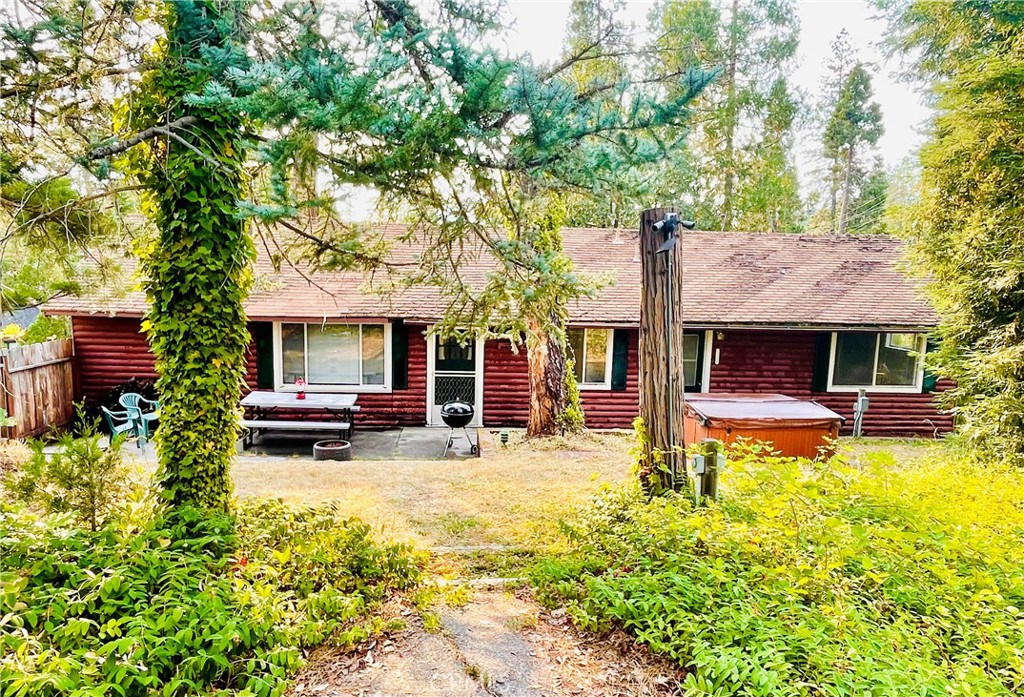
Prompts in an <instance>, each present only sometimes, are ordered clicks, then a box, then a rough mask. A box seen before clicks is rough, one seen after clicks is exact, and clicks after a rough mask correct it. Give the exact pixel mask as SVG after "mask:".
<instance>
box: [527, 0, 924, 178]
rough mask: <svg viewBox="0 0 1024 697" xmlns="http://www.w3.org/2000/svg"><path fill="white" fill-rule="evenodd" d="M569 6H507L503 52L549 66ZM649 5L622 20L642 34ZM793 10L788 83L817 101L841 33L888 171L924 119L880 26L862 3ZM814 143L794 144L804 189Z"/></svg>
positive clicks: (916, 141) (853, 0)
mask: <svg viewBox="0 0 1024 697" xmlns="http://www.w3.org/2000/svg"><path fill="white" fill-rule="evenodd" d="M569 4H570V3H569V0H564V1H563V0H509V5H510V9H511V12H512V14H513V17H514V19H515V24H514V26H513V28H512V30H511V32H510V33H509V35H508V44H509V47H510V48H511V49H512V50H513V51H515V52H517V53H519V52H524V51H526V52H529V53H530V54H532V55H533V57H534V59H536V60H538V61H552V60H555V59H556V58H557V57H558V56H559V55H560V53H561V51H562V46H563V43H564V35H565V25H566V19H567V18H568V14H569ZM653 4H654V3H653V2H646V1H644V0H627V2H626V10H625V11H626V16H627V17H628V19H629V21H632V22H634V23H635V24H636V25H637V26H638V27H641V28H644V27H646V22H647V15H648V13H649V12H650V10H651V7H652V6H653ZM797 5H798V11H799V17H800V50H799V52H798V54H797V68H796V71H795V72H794V74H793V82H794V83H795V85H796V86H798V87H799V88H801V89H802V90H803V91H804V92H805V93H806V94H807V95H808V96H809V97H810V98H811V101H815V100H816V99H817V97H818V93H819V91H820V89H819V87H820V84H821V80H822V77H823V76H824V65H825V63H826V62H827V61H828V58H829V56H830V55H831V49H830V47H831V43H832V40H833V39H834V38H835V37H836V35H837V34H838V33H839V32H840V31H841V30H842V29H844V28H845V29H846V30H847V31H848V32H849V34H850V42H851V44H852V45H853V46H854V48H855V49H857V51H858V53H859V57H860V59H861V60H863V61H865V62H869V63H873V64H874V65H875V70H874V71H873V72H874V74H873V86H874V89H875V99H876V101H878V103H879V104H880V105H881V106H882V114H883V116H884V119H885V135H884V136H883V137H882V139H881V140H880V141H879V145H878V147H879V153H880V154H881V155H882V157H883V159H884V161H885V163H886V164H887V165H889V166H892V165H896V164H898V163H900V162H901V161H902V160H903V159H904V158H905V157H906V156H907V155H908V154H910V153H911V152H913V151H914V150H916V149H917V147H918V146H920V144H921V142H922V141H923V136H922V134H921V128H922V125H923V123H924V122H925V120H926V119H927V118H928V109H927V107H925V106H924V105H923V104H922V101H921V99H920V96H919V95H918V94H917V93H916V92H915V91H914V90H913V88H912V86H911V85H907V84H903V83H900V82H898V81H897V79H896V76H895V75H894V72H895V70H896V69H897V68H898V67H899V66H898V64H897V63H896V62H895V61H886V60H885V58H884V56H883V55H882V53H881V52H880V51H879V49H878V48H877V44H878V42H879V41H881V39H882V38H883V36H884V34H885V22H884V21H882V20H881V19H874V18H873V15H874V10H872V8H871V7H870V6H869V5H868V4H867V3H866V2H863V1H862V0H801V1H800V2H798V3H797ZM819 137H820V136H818V134H813V133H812V134H808V136H807V137H804V138H801V139H800V141H801V142H802V143H803V145H802V147H801V148H800V151H799V152H798V153H797V155H798V165H799V168H800V170H801V172H800V174H801V179H802V180H803V183H804V184H805V185H806V184H807V178H808V177H810V176H812V169H813V166H812V164H811V162H810V160H811V158H812V157H813V149H812V148H813V147H817V142H816V140H817V138H819Z"/></svg>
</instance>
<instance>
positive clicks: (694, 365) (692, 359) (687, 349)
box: [683, 332, 701, 388]
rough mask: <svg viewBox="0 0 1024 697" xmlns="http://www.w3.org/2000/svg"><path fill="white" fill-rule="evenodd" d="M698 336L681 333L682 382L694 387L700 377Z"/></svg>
mask: <svg viewBox="0 0 1024 697" xmlns="http://www.w3.org/2000/svg"><path fill="white" fill-rule="evenodd" d="M700 370H701V365H700V336H699V335H697V334H687V333H685V332H684V333H683V384H684V385H685V386H686V387H688V388H689V387H696V386H697V380H698V379H699V378H700Z"/></svg>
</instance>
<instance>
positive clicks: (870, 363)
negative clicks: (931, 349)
mask: <svg viewBox="0 0 1024 697" xmlns="http://www.w3.org/2000/svg"><path fill="white" fill-rule="evenodd" d="M924 342H925V337H924V335H922V334H915V333H910V332H905V333H897V332H837V333H836V334H833V335H832V371H831V374H830V376H829V378H830V379H829V389H834V390H837V391H842V390H853V389H878V390H891V391H914V390H919V389H921V377H922V375H923V370H922V363H921V358H922V354H923V353H924Z"/></svg>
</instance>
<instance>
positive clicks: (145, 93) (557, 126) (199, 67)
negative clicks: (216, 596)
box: [0, 0, 709, 509]
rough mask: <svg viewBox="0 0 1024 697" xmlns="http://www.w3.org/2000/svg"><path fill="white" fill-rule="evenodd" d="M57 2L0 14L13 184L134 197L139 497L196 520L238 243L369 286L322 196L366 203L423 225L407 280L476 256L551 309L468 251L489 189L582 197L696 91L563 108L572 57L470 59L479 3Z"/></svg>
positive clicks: (369, 260) (226, 356)
mask: <svg viewBox="0 0 1024 697" xmlns="http://www.w3.org/2000/svg"><path fill="white" fill-rule="evenodd" d="M65 5H66V3H65V2H64V0H32V2H27V0H21V1H20V2H19V6H18V8H17V11H15V12H10V13H7V14H5V15H4V16H3V17H0V80H2V81H0V94H2V95H3V96H4V99H5V112H6V116H7V117H8V119H7V120H6V121H5V122H4V123H3V125H2V126H0V127H2V128H3V129H4V131H3V132H4V140H8V139H11V140H14V141H16V142H17V143H18V146H19V152H20V153H23V154H26V161H31V164H32V165H33V166H34V169H35V170H36V171H38V172H39V174H38V176H37V178H36V179H35V180H33V181H32V182H31V183H32V186H34V187H37V186H40V185H43V184H45V183H46V182H49V181H54V180H56V179H59V178H60V177H66V176H68V175H69V174H71V173H74V178H75V179H76V180H78V181H82V182H85V184H86V185H87V186H88V187H89V188H91V189H94V190H95V191H96V193H89V194H86V193H84V191H79V192H77V193H76V196H75V197H74V198H73V200H72V201H69V206H68V208H69V209H71V208H75V207H76V204H77V205H86V204H87V203H89V202H91V201H95V200H97V197H102V196H105V195H109V196H115V195H117V194H118V193H119V192H123V191H124V190H125V187H128V188H130V189H131V190H132V191H135V192H137V193H138V194H139V195H140V196H141V197H142V208H141V210H142V211H144V212H145V213H147V214H148V218H149V220H150V221H151V222H152V223H153V224H154V226H155V228H156V232H155V234H154V235H153V237H152V238H151V239H150V242H149V244H144V257H143V262H144V263H143V266H144V269H145V272H146V275H145V278H144V282H145V286H146V289H147V295H148V297H149V300H150V311H149V313H148V318H147V322H146V325H145V326H146V330H147V332H148V334H149V338H150V342H151V345H152V347H153V351H154V353H155V354H156V358H157V366H158V372H159V374H160V378H159V386H160V389H161V402H162V404H161V421H162V422H163V427H162V428H161V429H160V432H159V433H160V435H158V438H157V446H158V452H159V459H160V467H161V473H160V480H161V482H162V483H163V485H164V493H165V495H166V496H167V498H168V500H170V501H171V502H173V503H175V504H179V505H194V506H197V507H199V508H201V509H223V508H225V507H226V506H227V505H228V502H229V500H230V479H229V477H228V469H229V466H230V460H231V456H232V453H233V451H234V443H235V441H236V439H237V435H238V428H239V426H238V423H239V422H238V414H237V410H238V407H237V404H238V397H239V394H240V390H241V387H242V374H243V369H244V351H245V349H246V347H247V345H248V337H247V335H246V325H245V314H244V309H243V303H244V300H245V296H246V292H247V288H248V285H249V282H250V271H249V262H250V261H251V258H252V255H253V242H252V239H251V238H252V237H253V236H257V237H260V238H261V242H262V241H266V240H267V239H268V238H271V237H273V236H277V235H281V234H282V231H283V233H284V235H285V238H286V239H284V240H282V242H283V243H284V244H282V247H283V248H287V249H288V251H290V252H291V251H292V250H297V251H295V253H297V254H302V255H304V256H306V257H307V258H310V259H313V260H314V262H315V263H316V264H318V265H320V266H322V267H328V268H375V267H377V266H378V265H380V264H381V263H382V259H383V253H384V251H385V250H383V249H381V248H380V245H378V244H375V243H374V241H373V240H367V239H364V238H363V237H362V236H361V235H360V230H359V229H358V228H356V227H353V226H350V225H346V224H345V221H343V220H340V219H339V218H338V215H337V210H336V207H335V200H334V197H333V196H331V195H329V192H330V191H335V190H338V189H340V188H343V187H344V186H346V185H352V184H358V185H363V186H369V187H373V188H374V189H376V190H377V191H379V192H380V193H381V195H382V196H383V198H384V200H385V201H386V202H392V203H394V202H399V201H402V202H405V203H406V204H408V205H411V206H414V207H416V208H417V209H421V210H423V211H424V213H423V216H424V222H429V223H431V224H432V226H433V227H432V229H431V230H430V234H431V236H432V237H431V239H432V242H433V244H432V245H431V246H430V247H429V248H428V249H429V252H428V254H427V255H426V258H425V259H424V263H425V265H426V267H427V268H430V265H431V263H432V262H433V261H438V260H441V261H443V262H444V263H446V264H448V266H449V268H450V267H451V266H453V265H456V264H457V259H458V254H459V249H460V248H461V245H462V243H463V242H464V241H465V240H467V239H470V240H472V239H480V238H484V239H489V246H490V249H491V251H493V252H495V253H496V254H497V255H498V256H499V258H501V259H502V260H503V263H507V264H509V265H512V266H517V265H523V264H525V266H526V267H527V268H533V269H534V270H535V272H536V273H535V274H534V276H532V277H531V276H530V274H526V275H525V276H523V278H532V279H533V281H534V282H536V281H537V278H538V276H537V274H539V279H540V281H541V282H543V283H546V284H549V285H548V286H547V287H548V288H549V289H555V290H553V291H552V292H551V293H550V296H551V297H563V298H564V297H567V296H566V295H565V294H564V293H566V292H567V293H569V294H570V295H569V296H568V297H571V294H572V293H573V292H576V290H577V289H580V290H582V291H583V292H585V290H586V288H585V287H583V286H582V284H581V282H580V281H578V280H577V279H575V278H574V276H573V274H572V272H571V269H565V268H562V267H558V266H557V265H556V266H555V267H552V266H551V265H550V264H548V260H549V256H548V254H549V252H542V253H533V252H531V251H530V248H529V245H523V244H521V243H516V242H515V240H509V239H507V238H506V239H494V238H488V236H487V235H486V234H484V233H485V232H486V231H488V230H493V228H494V223H495V222H496V221H497V222H501V221H502V220H515V219H517V217H520V216H519V214H520V213H521V211H520V207H521V206H520V205H519V204H515V203H513V204H512V205H510V206H506V207H505V208H503V209H501V210H500V211H497V212H495V211H491V210H486V209H485V207H484V206H483V202H485V201H492V202H493V201H498V200H500V199H502V197H503V195H504V194H505V193H506V189H507V187H509V186H512V187H516V188H517V189H518V190H519V191H523V190H525V189H526V188H527V186H526V185H527V184H529V186H538V187H539V188H540V189H541V190H542V191H552V192H557V191H562V190H568V189H581V190H586V189H588V188H593V186H594V182H595V181H596V179H597V177H599V176H600V175H601V173H602V172H604V173H606V172H609V171H613V170H614V169H615V168H616V167H618V166H631V165H632V164H633V163H635V162H636V161H644V160H650V159H656V158H657V157H658V156H659V150H658V148H656V147H652V143H654V144H656V143H657V141H656V140H652V139H651V138H648V137H647V135H646V134H647V133H649V132H650V131H651V130H652V129H657V128H661V127H667V126H680V125H681V124H682V118H683V110H682V109H681V108H680V106H681V105H685V103H686V102H687V101H688V100H689V99H692V98H693V96H695V95H696V94H697V93H698V92H699V91H700V89H702V88H703V86H704V85H705V84H706V83H707V80H708V79H709V78H708V76H707V75H705V74H703V73H700V72H688V73H687V74H685V75H682V76H676V77H677V78H679V79H677V80H676V82H677V83H681V88H680V89H678V90H677V91H676V94H677V95H678V96H677V97H676V98H675V99H674V100H672V99H670V100H664V99H655V98H653V97H652V96H650V95H647V94H639V93H635V92H631V91H630V90H629V86H628V85H612V86H608V87H605V88H602V89H599V90H596V91H595V90H590V91H586V92H583V93H581V92H580V91H579V90H577V89H576V87H575V86H574V85H573V83H572V82H571V80H569V79H567V77H566V75H567V71H569V69H570V68H572V67H573V66H574V65H575V64H577V63H578V62H580V61H581V60H583V59H582V58H577V59H574V60H570V61H567V62H565V63H563V64H561V65H558V66H554V67H553V68H538V67H536V66H532V65H530V64H528V63H526V62H523V61H519V60H512V59H509V58H506V57H503V56H501V55H499V54H498V53H496V52H495V51H493V50H490V49H487V48H481V47H482V46H485V45H486V41H485V36H486V35H487V33H488V32H490V31H493V30H494V29H495V28H496V26H495V25H494V23H493V17H495V16H497V13H496V11H495V7H493V6H491V5H490V4H488V3H485V2H479V3H476V2H463V3H457V4H456V3H449V2H446V1H445V0H438V2H437V3H435V4H432V5H430V6H429V7H426V8H422V10H421V9H418V7H414V6H413V5H411V4H409V3H407V2H405V0H374V1H373V2H370V3H367V4H366V5H358V6H357V5H351V6H349V5H335V4H329V3H325V4H319V3H316V2H312V3H311V2H308V0H301V1H299V0H295V1H294V2H292V1H289V0H282V1H281V2H279V3H274V4H271V5H264V4H259V3H255V2H242V1H238V0H166V1H165V2H161V3H126V2H121V1H120V0H99V1H97V2H94V3H86V4H82V5H81V6H80V7H79V8H78V10H76V12H75V13H71V15H69V13H68V12H67V7H66V6H65ZM441 94H443V95H445V98H444V99H438V95H441ZM609 95H614V99H612V98H610V97H609ZM609 101H614V103H616V104H618V105H619V108H618V109H615V110H612V111H609V109H608V108H607V104H608V103H609ZM65 105H66V106H65ZM28 155H30V156H31V157H28ZM314 177H324V178H326V179H328V180H329V186H327V187H322V188H318V187H317V186H316V185H315V182H314V181H312V180H313V178H314ZM84 188H85V187H84V186H83V189H84ZM510 200H513V201H514V200H515V199H514V198H513V199H510ZM470 201H471V202H473V203H472V204H470V205H466V204H467V202H470ZM459 206H461V212H460V214H459V215H455V216H452V215H451V211H453V210H459ZM471 208H473V209H474V210H470V209H471ZM314 216H315V217H316V219H317V223H318V224H317V225H316V226H315V228H314V227H311V226H309V225H307V224H306V223H307V222H308V221H309V220H310V219H311V218H312V217H314ZM21 229H24V230H27V229H28V228H26V227H25V226H20V227H19V230H21ZM520 229H521V230H524V231H526V232H527V233H529V234H535V233H536V234H541V235H542V234H543V231H544V226H543V225H538V224H535V223H528V224H525V225H521V226H520ZM268 246H271V245H269V243H268ZM554 253H555V252H550V254H554ZM432 255H433V256H432ZM448 280H450V277H448ZM444 281H445V279H444V278H442V279H441V281H440V282H444ZM559 289H561V290H559ZM559 293H562V295H559ZM453 296H455V297H457V294H454V295H453ZM537 316H538V317H543V315H540V314H539V313H538V315H537ZM544 321H545V322H547V319H546V318H545V319H544ZM545 326H547V325H545Z"/></svg>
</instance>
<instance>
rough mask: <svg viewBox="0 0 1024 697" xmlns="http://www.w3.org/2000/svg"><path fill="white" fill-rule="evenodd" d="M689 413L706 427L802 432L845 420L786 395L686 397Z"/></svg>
mask: <svg viewBox="0 0 1024 697" xmlns="http://www.w3.org/2000/svg"><path fill="white" fill-rule="evenodd" d="M686 411H687V412H688V413H690V414H693V415H695V416H696V417H697V418H698V419H699V420H700V422H701V423H702V424H703V425H704V426H711V427H715V426H731V427H732V428H761V427H765V426H771V427H774V428H779V427H782V428H799V427H807V426H829V425H831V424H833V423H836V422H839V423H842V422H843V420H844V419H843V417H842V416H840V415H839V414H837V413H835V412H834V411H832V410H831V409H827V408H826V407H823V406H821V405H820V404H818V403H817V402H811V401H804V400H800V399H796V398H794V397H787V396H786V395H782V394H721V395H718V394H704V393H701V394H694V395H686Z"/></svg>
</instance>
